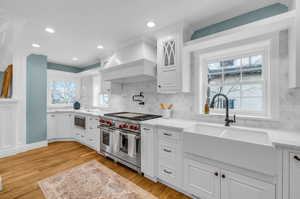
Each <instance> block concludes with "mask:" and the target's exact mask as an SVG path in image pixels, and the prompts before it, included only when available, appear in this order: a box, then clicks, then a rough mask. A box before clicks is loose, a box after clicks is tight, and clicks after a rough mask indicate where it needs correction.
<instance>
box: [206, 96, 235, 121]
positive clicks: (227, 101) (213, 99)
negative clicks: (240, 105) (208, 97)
mask: <svg viewBox="0 0 300 199" xmlns="http://www.w3.org/2000/svg"><path fill="white" fill-rule="evenodd" d="M219 96H221V97H224V98H225V104H226V117H225V126H230V123H235V122H236V120H235V115H234V116H233V120H231V119H229V100H228V97H227V96H226V95H224V94H222V93H218V94H216V95H215V96H214V97H213V98H212V101H211V104H210V108H214V107H215V100H216V98H217V97H219Z"/></svg>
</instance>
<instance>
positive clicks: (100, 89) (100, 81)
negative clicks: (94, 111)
mask: <svg viewBox="0 0 300 199" xmlns="http://www.w3.org/2000/svg"><path fill="white" fill-rule="evenodd" d="M95 77H98V78H99V92H98V93H97V96H98V105H96V104H95V95H96V94H95V85H94V78H95ZM91 78H92V95H93V100H92V107H94V108H104V109H105V108H109V107H110V100H111V94H110V92H103V88H102V87H103V85H102V84H103V82H102V76H101V74H97V75H93V76H91ZM105 94H106V95H108V104H107V105H100V95H105Z"/></svg>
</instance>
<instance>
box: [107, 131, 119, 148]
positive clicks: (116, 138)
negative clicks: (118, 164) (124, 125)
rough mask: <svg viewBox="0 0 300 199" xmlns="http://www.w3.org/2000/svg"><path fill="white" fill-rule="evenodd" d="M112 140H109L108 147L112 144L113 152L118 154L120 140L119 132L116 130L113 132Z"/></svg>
mask: <svg viewBox="0 0 300 199" xmlns="http://www.w3.org/2000/svg"><path fill="white" fill-rule="evenodd" d="M112 138H113V140H110V143H109V144H110V145H112V144H113V151H114V152H119V140H120V131H118V130H116V131H114V132H113V136H112Z"/></svg>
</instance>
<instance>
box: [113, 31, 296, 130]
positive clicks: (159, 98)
mask: <svg viewBox="0 0 300 199" xmlns="http://www.w3.org/2000/svg"><path fill="white" fill-rule="evenodd" d="M279 46H280V53H279V54H280V69H279V70H280V75H279V76H280V77H279V81H280V84H279V85H280V87H279V88H278V89H279V93H280V107H279V110H280V117H279V119H278V120H276V121H275V120H267V119H259V118H239V117H237V121H238V123H237V125H242V126H249V127H262V128H274V129H285V130H291V131H297V132H299V133H300V89H289V88H288V64H289V59H288V33H287V31H286V32H283V33H281V34H280V43H279ZM140 91H142V92H144V95H145V105H144V106H141V105H138V104H137V103H135V102H133V101H132V96H133V95H137V94H139V92H140ZM194 102H195V96H194V93H179V94H170V95H165V94H158V93H157V92H156V82H155V81H148V82H139V83H131V84H125V85H123V88H122V91H120V92H119V93H113V94H112V96H111V101H110V105H111V107H112V108H113V110H116V111H137V112H145V113H153V114H161V110H160V108H159V104H161V103H165V104H174V111H173V117H174V118H180V119H192V120H199V121H205V122H218V123H223V122H224V116H217V115H209V116H207V115H203V116H201V115H197V114H196V110H195V109H194Z"/></svg>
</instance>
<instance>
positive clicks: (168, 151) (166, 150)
mask: <svg viewBox="0 0 300 199" xmlns="http://www.w3.org/2000/svg"><path fill="white" fill-rule="evenodd" d="M164 151H165V152H167V153H171V152H172V151H171V150H169V149H164Z"/></svg>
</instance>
